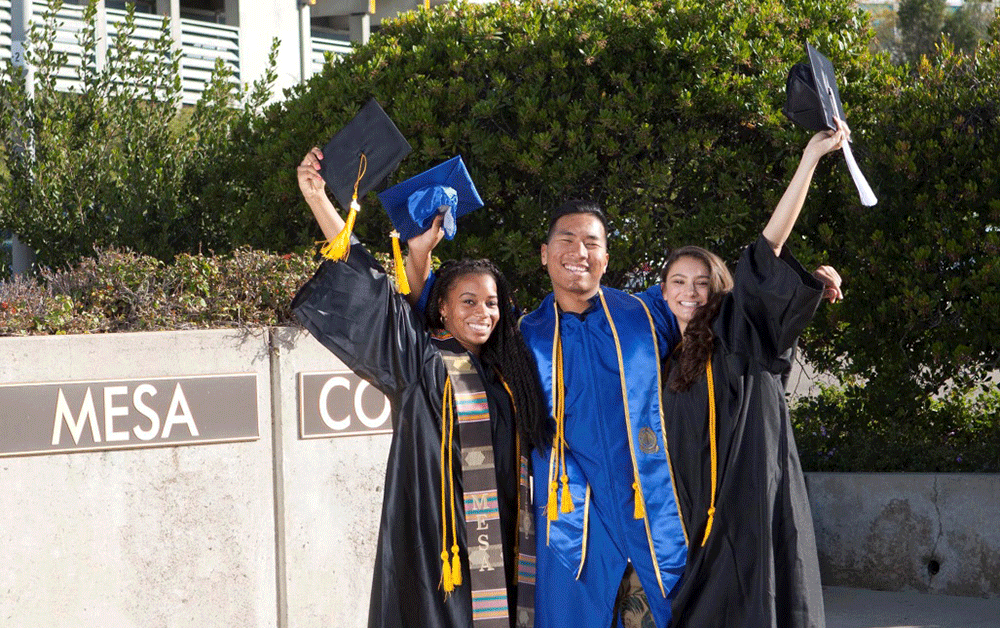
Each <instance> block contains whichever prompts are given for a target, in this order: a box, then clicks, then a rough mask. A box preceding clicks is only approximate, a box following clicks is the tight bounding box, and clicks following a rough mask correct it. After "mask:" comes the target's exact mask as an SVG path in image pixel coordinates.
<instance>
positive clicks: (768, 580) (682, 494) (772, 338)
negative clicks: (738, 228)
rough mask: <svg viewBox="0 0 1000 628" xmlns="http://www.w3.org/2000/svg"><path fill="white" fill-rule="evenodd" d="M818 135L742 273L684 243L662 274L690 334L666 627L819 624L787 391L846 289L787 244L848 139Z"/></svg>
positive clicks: (675, 430)
mask: <svg viewBox="0 0 1000 628" xmlns="http://www.w3.org/2000/svg"><path fill="white" fill-rule="evenodd" d="M847 133H848V130H847V129H846V127H845V126H841V128H840V129H839V130H838V131H836V132H829V131H824V132H820V133H817V134H816V135H815V136H813V138H812V139H811V140H810V142H809V144H808V145H807V146H806V148H805V151H804V152H803V155H802V159H801V161H800V163H799V166H798V169H797V170H796V172H795V174H794V176H793V177H792V181H791V182H790V183H789V185H788V188H787V189H786V191H785V193H784V195H783V196H782V198H781V200H780V201H779V203H778V206H777V207H776V208H775V210H774V212H773V214H772V215H771V218H770V220H769V222H768V223H767V226H766V227H765V228H764V230H763V232H762V234H761V236H760V237H759V238H758V239H757V241H756V242H755V243H754V244H752V245H750V246H749V247H747V248H746V249H745V250H744V252H743V255H742V257H741V258H740V261H739V264H738V265H737V267H736V274H735V277H734V276H733V275H731V274H730V273H729V270H728V269H727V268H726V265H725V264H724V263H723V261H722V260H721V259H719V257H718V256H716V255H714V254H712V253H710V252H708V251H706V250H705V249H702V248H699V247H695V246H686V247H682V248H679V249H676V250H674V251H672V252H671V253H670V255H669V256H668V259H667V262H666V263H665V265H664V267H663V271H662V273H661V287H662V290H663V297H664V299H666V301H667V305H668V306H669V307H670V310H671V311H672V312H673V314H674V316H675V317H676V318H677V323H678V326H679V327H680V331H681V334H682V340H681V342H680V344H679V345H678V346H677V347H676V349H675V350H674V352H673V354H672V355H671V358H670V361H669V364H668V369H667V374H666V377H665V384H664V391H663V411H664V423H665V426H666V434H667V443H668V450H669V452H670V456H671V461H672V463H673V468H674V480H675V486H676V491H677V500H678V505H679V509H680V512H681V516H682V518H683V521H684V529H685V534H686V537H687V539H686V540H687V544H688V556H687V563H686V565H685V570H684V577H683V579H682V584H681V587H680V590H679V592H678V594H677V596H676V597H675V598H674V602H673V609H672V610H673V613H672V618H671V626H675V627H682V626H683V627H691V628H694V627H704V626H725V627H726V628H777V627H782V628H822V627H823V626H824V625H825V619H824V612H823V594H822V589H821V587H820V579H819V565H818V561H817V557H816V540H815V535H814V532H813V526H812V518H811V514H810V509H809V501H808V497H807V495H806V487H805V480H804V478H803V475H802V468H801V465H800V464H799V459H798V453H797V451H796V448H795V441H794V439H793V437H792V430H791V423H790V421H789V416H788V408H787V405H786V403H785V385H784V384H785V377H786V376H787V374H788V371H789V369H790V368H791V360H792V354H793V351H794V347H795V344H796V341H797V339H798V336H799V334H800V333H801V332H802V330H803V329H804V328H805V326H806V325H807V324H808V323H809V321H810V320H811V318H812V316H813V314H814V313H815V311H816V308H817V306H818V305H819V303H820V301H821V300H822V299H824V298H826V299H827V300H829V301H830V302H834V301H836V300H837V299H839V298H841V297H842V296H843V295H842V293H841V291H840V277H839V275H838V274H837V272H836V271H835V270H834V269H832V268H830V267H829V266H820V267H819V269H817V270H816V271H815V272H814V273H812V274H810V273H808V272H807V271H806V270H805V269H803V268H802V266H801V265H800V264H799V263H798V262H797V261H796V260H795V258H794V257H792V254H791V253H790V252H789V250H788V247H787V246H785V242H786V240H787V239H788V236H789V234H790V233H791V230H792V227H793V226H794V224H795V222H796V220H797V218H798V215H799V212H800V211H801V209H802V205H803V203H804V201H805V196H806V193H807V191H808V189H809V182H810V181H811V179H812V174H813V171H814V170H815V168H816V165H817V163H818V162H819V160H820V158H821V157H822V156H823V155H825V154H826V153H828V152H830V151H832V150H837V149H839V148H840V147H841V145H842V142H844V141H846V140H847Z"/></svg>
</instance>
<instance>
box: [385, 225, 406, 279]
mask: <svg viewBox="0 0 1000 628" xmlns="http://www.w3.org/2000/svg"><path fill="white" fill-rule="evenodd" d="M389 235H390V236H391V237H392V261H393V263H394V264H395V266H396V287H398V288H399V293H400V294H410V282H409V280H408V279H407V278H406V266H404V265H403V252H402V251H401V250H400V248H399V232H398V231H395V230H393V231H392V233H390V234H389Z"/></svg>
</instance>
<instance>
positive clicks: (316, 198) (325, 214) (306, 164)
mask: <svg viewBox="0 0 1000 628" xmlns="http://www.w3.org/2000/svg"><path fill="white" fill-rule="evenodd" d="M321 159H323V153H322V151H320V149H318V148H316V147H313V148H311V149H310V150H309V152H308V153H306V156H305V157H303V158H302V163H300V164H299V167H298V168H296V173H297V175H298V178H299V190H301V191H302V197H303V198H304V199H305V201H306V203H308V204H309V209H311V210H312V213H313V216H315V217H316V222H318V223H319V228H320V229H322V230H323V237H324V238H326V239H327V240H331V239H333V238H334V237H336V235H337V234H338V233H340V230H341V229H343V228H344V219H343V218H341V216H340V214H339V213H338V212H337V208H336V207H334V206H333V203H332V202H331V201H330V197H328V196H327V195H326V192H325V187H326V182H325V181H323V177H322V176H320V174H319V173H320V169H321V167H322V166H321V165H320V160H321Z"/></svg>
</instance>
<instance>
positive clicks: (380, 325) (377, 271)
mask: <svg viewBox="0 0 1000 628" xmlns="http://www.w3.org/2000/svg"><path fill="white" fill-rule="evenodd" d="M292 311H293V312H294V313H295V316H296V318H297V319H298V320H299V322H300V323H302V325H303V326H304V327H305V328H306V329H308V330H309V332H310V333H311V334H312V335H313V336H314V337H315V338H316V339H317V340H318V341H319V342H320V343H321V344H322V345H323V346H324V347H326V348H327V349H329V350H330V351H332V352H333V353H334V355H336V356H337V357H338V358H340V359H341V360H342V361H343V362H344V364H346V365H347V366H348V367H350V369H351V370H353V371H354V372H355V373H357V374H358V375H360V376H361V377H364V378H365V379H367V380H368V381H369V382H371V383H372V384H373V385H374V386H375V387H376V388H378V389H379V390H381V391H382V392H383V393H385V394H387V395H390V396H392V395H393V394H394V393H397V392H398V391H400V390H402V389H403V388H405V387H406V386H407V384H408V383H410V382H412V381H413V380H414V379H415V378H417V377H419V376H420V369H421V367H422V365H423V364H424V362H425V360H426V359H427V358H428V354H429V353H428V352H431V351H433V348H432V347H430V340H429V337H428V335H427V332H426V331H425V329H424V327H423V324H422V322H421V320H420V317H419V316H418V315H417V314H416V313H415V312H414V311H413V310H412V309H411V308H410V306H409V304H408V303H407V302H406V300H405V299H404V298H403V297H402V296H401V295H399V294H397V292H396V291H395V289H394V288H393V287H392V285H391V284H390V283H389V279H388V277H386V275H385V271H384V270H383V269H382V267H381V266H380V265H379V263H378V262H377V261H376V260H375V258H374V257H372V256H371V254H370V253H369V252H368V251H367V250H366V249H365V248H364V247H363V246H362V245H360V244H357V243H355V244H353V245H352V246H351V253H350V256H349V257H348V259H347V261H344V262H333V261H329V260H327V261H324V262H323V264H322V265H321V266H320V268H319V270H317V271H316V274H315V275H313V277H312V279H310V280H309V281H308V282H307V283H306V284H305V285H304V286H302V288H301V289H300V290H299V292H298V294H296V295H295V298H294V300H293V301H292Z"/></svg>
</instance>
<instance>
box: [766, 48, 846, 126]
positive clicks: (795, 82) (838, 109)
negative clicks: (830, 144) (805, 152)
mask: <svg viewBox="0 0 1000 628" xmlns="http://www.w3.org/2000/svg"><path fill="white" fill-rule="evenodd" d="M806 52H807V53H808V55H809V63H797V64H795V65H794V66H792V69H791V70H790V71H789V72H788V79H787V80H786V82H785V93H786V96H787V98H786V100H785V107H784V109H782V111H783V112H784V114H785V115H786V116H788V118H789V119H790V120H792V122H795V123H797V124H801V125H802V126H804V127H805V128H807V129H809V130H810V131H824V130H829V131H836V130H837V122H836V120H834V118H835V117H836V118H840V119H841V120H847V116H845V115H844V107H843V105H842V104H841V102H840V91H839V90H838V89H837V77H836V75H835V74H834V72H833V63H831V62H830V60H829V59H827V58H826V57H825V56H824V55H823V54H822V53H821V52H820V51H818V50H816V49H815V48H813V47H812V46H811V45H810V44H808V43H807V44H806Z"/></svg>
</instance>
